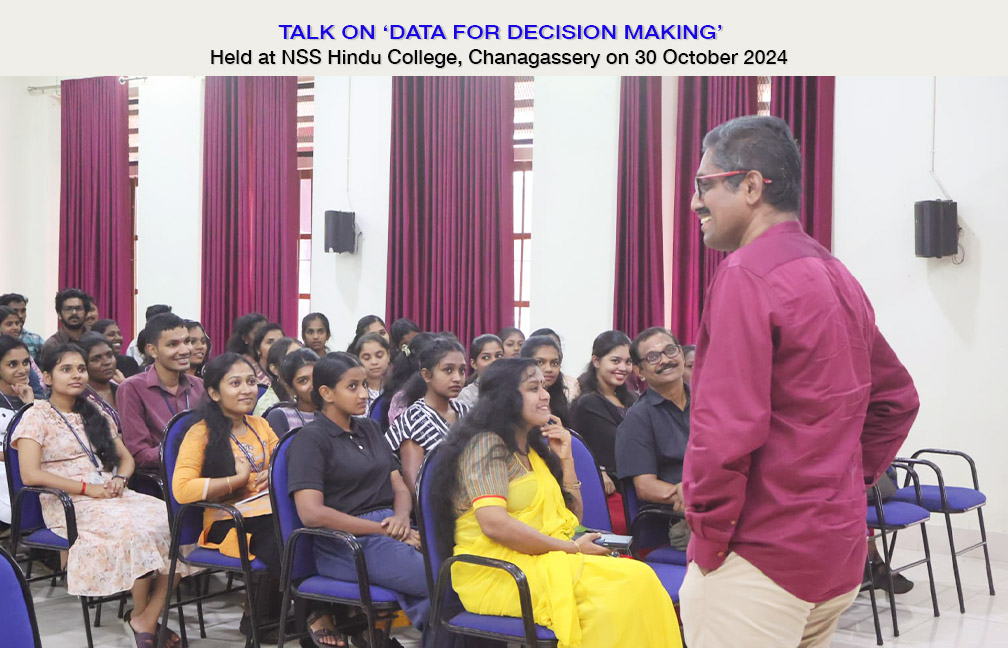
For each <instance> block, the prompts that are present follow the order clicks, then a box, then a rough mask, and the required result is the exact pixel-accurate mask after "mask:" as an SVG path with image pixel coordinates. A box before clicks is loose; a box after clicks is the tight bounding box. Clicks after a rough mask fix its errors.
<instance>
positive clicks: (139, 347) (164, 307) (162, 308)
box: [126, 304, 172, 367]
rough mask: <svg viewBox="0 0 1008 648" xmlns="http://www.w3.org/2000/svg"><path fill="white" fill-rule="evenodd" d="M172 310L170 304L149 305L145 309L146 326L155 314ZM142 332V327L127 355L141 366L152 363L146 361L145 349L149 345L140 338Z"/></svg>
mask: <svg viewBox="0 0 1008 648" xmlns="http://www.w3.org/2000/svg"><path fill="white" fill-rule="evenodd" d="M170 312H172V307H171V306H169V305H168V304H152V305H150V306H148V307H147V310H146V311H144V325H145V326H146V323H147V322H149V321H151V318H152V317H154V316H155V315H162V314H164V313H170ZM142 333H143V329H140V331H139V332H138V333H137V337H136V339H135V340H133V341H132V342H130V343H129V345H127V347H126V355H128V356H129V357H131V358H133V359H134V360H136V362H137V364H138V365H140V366H141V367H143V366H145V365H147V364H150V363H148V362H146V359H147V358H146V356H145V355H144V349H146V348H147V345H146V344H144V342H143V340H141V339H140V335H141V334H142Z"/></svg>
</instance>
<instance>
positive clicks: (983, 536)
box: [976, 508, 994, 596]
mask: <svg viewBox="0 0 1008 648" xmlns="http://www.w3.org/2000/svg"><path fill="white" fill-rule="evenodd" d="M976 511H977V515H978V516H980V540H982V541H983V550H984V561H985V562H986V563H987V587H988V588H989V589H990V593H991V596H994V575H993V574H992V573H991V566H990V551H988V550H987V529H986V528H985V527H984V519H983V509H982V508H978V509H977V510H976Z"/></svg>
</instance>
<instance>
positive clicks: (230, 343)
mask: <svg viewBox="0 0 1008 648" xmlns="http://www.w3.org/2000/svg"><path fill="white" fill-rule="evenodd" d="M267 323H269V320H268V319H266V316H265V315H263V314H262V313H246V314H244V315H242V316H241V317H239V318H237V319H236V320H235V321H234V327H233V329H232V331H233V332H232V333H231V337H229V338H228V340H227V342H226V343H225V344H224V350H225V351H230V352H231V353H239V354H241V355H243V356H245V357H246V358H248V361H249V362H251V363H252V366H253V367H258V366H259V365H258V363H257V362H256V358H255V352H254V351H253V349H254V348H255V336H256V333H258V332H259V329H260V328H261V327H263V326H265V325H266V324H267ZM264 375H265V374H264V373H263V372H262V371H261V370H257V371H256V377H257V379H262V377H263V376H264Z"/></svg>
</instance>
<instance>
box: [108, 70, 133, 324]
mask: <svg viewBox="0 0 1008 648" xmlns="http://www.w3.org/2000/svg"><path fill="white" fill-rule="evenodd" d="M127 119H128V121H127V128H128V143H127V146H128V147H129V153H128V155H129V179H130V227H131V228H132V231H131V232H130V240H131V241H132V242H133V245H132V247H131V249H130V253H131V254H132V258H131V259H130V267H132V268H133V299H132V300H130V301H131V302H132V304H133V312H132V313H130V321H131V322H136V321H137V319H136V309H137V308H136V298H137V295H138V294H139V291H138V290H137V274H136V257H137V255H136V244H137V236H136V218H137V202H136V198H137V186H138V185H139V183H140V87H139V86H138V85H136V84H134V83H131V84H130V87H129V116H128V118H127ZM106 308H107V305H106Z"/></svg>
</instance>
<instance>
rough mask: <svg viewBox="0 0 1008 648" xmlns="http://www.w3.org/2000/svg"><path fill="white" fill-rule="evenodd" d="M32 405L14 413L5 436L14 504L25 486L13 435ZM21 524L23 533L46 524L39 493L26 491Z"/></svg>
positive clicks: (5, 458) (5, 449) (8, 473)
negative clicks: (12, 443) (12, 440)
mask: <svg viewBox="0 0 1008 648" xmlns="http://www.w3.org/2000/svg"><path fill="white" fill-rule="evenodd" d="M31 406H32V403H28V404H27V405H25V406H24V407H22V408H21V409H20V410H19V411H18V413H17V414H15V415H14V418H12V419H11V420H10V424H9V425H8V427H7V436H6V437H5V438H4V448H3V451H4V463H5V464H6V468H7V492H8V493H10V501H11V504H12V505H13V504H14V498H15V497H16V496H17V494H18V493H19V492H20V491H21V489H22V488H24V482H23V481H22V480H21V464H19V463H18V451H17V450H16V449H15V448H14V447H13V446H11V437H12V436H14V430H15V429H16V428H17V426H18V424H19V423H20V422H21V417H22V416H24V413H25V412H27V411H28V408H29V407H31ZM20 526H21V533H22V534H27V533H30V532H32V531H34V530H35V529H41V528H42V527H44V526H45V520H43V519H42V505H41V504H39V498H38V494H37V493H25V495H24V498H23V499H22V500H21V525H20Z"/></svg>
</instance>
